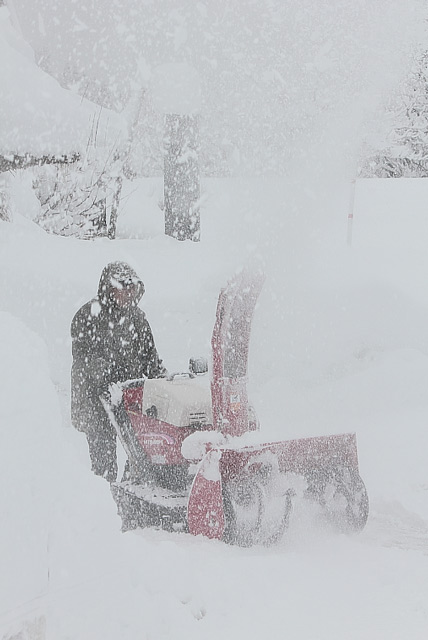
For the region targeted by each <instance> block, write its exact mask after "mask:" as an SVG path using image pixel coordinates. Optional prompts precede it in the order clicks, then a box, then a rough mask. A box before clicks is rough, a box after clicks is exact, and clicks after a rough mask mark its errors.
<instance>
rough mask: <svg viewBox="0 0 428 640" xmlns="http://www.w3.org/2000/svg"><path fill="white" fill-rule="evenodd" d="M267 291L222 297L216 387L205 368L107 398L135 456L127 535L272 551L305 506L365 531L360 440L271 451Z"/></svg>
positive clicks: (239, 281)
mask: <svg viewBox="0 0 428 640" xmlns="http://www.w3.org/2000/svg"><path fill="white" fill-rule="evenodd" d="M262 285H263V277H262V276H261V275H254V274H250V273H249V272H247V271H243V272H242V273H240V274H239V275H238V276H236V277H235V278H234V279H233V280H232V281H231V282H229V284H228V285H227V286H226V287H225V288H224V289H222V290H221V292H220V295H219V299H218V304H217V313H216V321H215V325H214V329H213V334H212V340H211V346H212V372H211V378H210V377H209V375H208V374H207V372H206V367H205V366H204V364H203V362H202V361H201V360H196V361H192V366H191V367H190V369H189V372H187V373H185V374H178V375H177V374H176V375H172V376H170V377H169V378H168V379H155V380H146V379H145V380H133V381H129V382H126V383H122V384H118V385H112V387H111V389H110V394H109V397H108V398H102V402H103V405H104V408H105V410H106V411H107V414H108V415H109V418H110V420H111V422H112V424H113V425H114V427H115V429H116V431H117V434H118V437H119V439H120V441H121V443H122V445H123V447H124V449H125V451H126V454H127V456H128V471H127V476H126V478H125V479H124V480H122V481H121V482H116V483H113V484H112V493H113V496H114V498H115V500H116V503H117V506H118V512H119V515H121V517H122V523H123V526H122V528H123V530H127V529H130V528H135V527H138V526H157V527H162V528H165V529H167V530H170V531H174V530H181V531H187V532H190V533H192V534H194V535H198V534H202V535H204V536H206V537H208V538H217V539H219V540H224V541H226V542H229V543H232V544H239V545H241V546H251V545H254V544H272V543H274V542H276V541H278V540H279V539H280V538H281V537H282V535H283V533H284V531H285V530H286V528H287V525H288V522H289V518H290V514H291V509H292V503H293V501H294V500H295V499H298V497H299V496H300V497H301V498H303V499H310V500H312V501H315V502H316V503H317V505H319V507H320V509H319V511H320V512H321V513H322V514H323V517H324V518H326V519H327V520H328V521H330V522H331V523H332V524H333V525H335V526H337V527H338V528H339V529H340V530H341V531H344V532H356V531H359V530H361V529H362V528H363V527H364V525H365V523H366V520H367V516H368V498H367V493H366V490H365V487H364V484H363V482H362V480H361V478H360V476H359V472H358V457H357V446H356V438H355V434H353V433H346V434H341V435H329V436H321V437H312V438H302V439H297V440H289V441H284V442H267V443H260V434H259V425H258V423H257V419H256V417H255V415H254V412H253V410H252V408H251V406H250V404H249V402H248V397H247V364H248V349H249V340H250V329H251V321H252V317H253V313H254V308H255V305H256V302H257V299H258V296H259V293H260V290H261V287H262Z"/></svg>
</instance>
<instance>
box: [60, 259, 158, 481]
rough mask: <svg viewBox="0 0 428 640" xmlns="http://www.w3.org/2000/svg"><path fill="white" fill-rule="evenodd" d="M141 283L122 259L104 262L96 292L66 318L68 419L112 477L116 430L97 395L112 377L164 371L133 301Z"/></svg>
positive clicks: (95, 466)
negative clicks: (69, 340) (68, 331)
mask: <svg viewBox="0 0 428 640" xmlns="http://www.w3.org/2000/svg"><path fill="white" fill-rule="evenodd" d="M143 294H144V284H143V282H142V281H141V279H140V278H139V277H138V276H137V274H136V272H135V271H134V270H133V269H132V268H131V267H130V266H129V265H128V264H126V263H125V262H112V263H110V264H108V265H107V266H106V267H105V268H104V270H103V272H102V274H101V278H100V282H99V286H98V295H97V297H96V298H94V299H93V300H91V301H89V302H87V303H86V304H85V305H83V307H81V308H80V309H79V311H78V312H77V313H76V315H75V316H74V318H73V320H72V323H71V338H72V350H73V365H72V370H71V419H72V423H73V425H74V426H75V427H76V429H78V430H79V431H83V432H84V433H85V434H86V437H87V440H88V445H89V454H90V457H91V462H92V470H93V471H94V473H95V474H97V475H100V476H103V477H104V478H106V480H108V481H109V482H114V481H115V480H116V477H117V457H116V433H115V431H114V428H113V427H112V425H111V424H110V421H109V419H108V417H107V415H106V413H105V410H104V408H103V406H102V404H101V401H100V395H101V394H103V393H105V392H106V391H107V389H108V387H109V385H110V384H111V383H113V382H124V381H125V380H131V379H134V378H141V377H143V376H145V377H148V378H158V377H163V376H165V375H166V370H165V367H164V366H163V364H162V361H161V360H160V358H159V355H158V352H157V350H156V347H155V343H154V339H153V334H152V330H151V328H150V325H149V323H148V321H147V319H146V316H145V314H144V312H143V311H142V310H141V309H140V308H139V307H138V303H139V302H140V300H141V298H142V296H143Z"/></svg>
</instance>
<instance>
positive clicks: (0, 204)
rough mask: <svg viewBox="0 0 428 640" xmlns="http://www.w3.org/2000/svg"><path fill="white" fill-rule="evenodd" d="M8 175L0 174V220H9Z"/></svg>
mask: <svg viewBox="0 0 428 640" xmlns="http://www.w3.org/2000/svg"><path fill="white" fill-rule="evenodd" d="M8 182H9V180H8V176H7V175H5V174H3V175H2V174H0V220H4V221H5V222H10V221H11V215H10V208H9V184H8Z"/></svg>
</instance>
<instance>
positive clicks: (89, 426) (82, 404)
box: [71, 386, 117, 482]
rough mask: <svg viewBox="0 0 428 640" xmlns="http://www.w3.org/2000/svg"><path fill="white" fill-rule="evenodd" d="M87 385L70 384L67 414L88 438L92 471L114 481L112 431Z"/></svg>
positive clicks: (101, 407) (98, 402) (114, 458)
mask: <svg viewBox="0 0 428 640" xmlns="http://www.w3.org/2000/svg"><path fill="white" fill-rule="evenodd" d="M90 391H92V390H89V389H88V388H87V387H78V386H75V387H74V388H73V387H72V403H71V409H72V411H71V418H72V423H73V425H74V427H75V428H76V429H78V431H83V432H84V433H85V435H86V438H87V440H88V447H89V455H90V458H91V463H92V471H93V472H94V473H95V474H96V475H97V476H101V477H103V478H105V479H106V480H107V481H108V482H114V481H115V480H116V477H117V458H116V431H115V429H114V427H113V426H112V424H111V423H110V420H109V418H108V416H107V414H106V412H105V410H104V407H103V405H102V404H101V401H100V399H99V397H98V396H97V395H96V392H93V391H92V393H91V392H90Z"/></svg>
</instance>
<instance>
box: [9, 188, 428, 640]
mask: <svg viewBox="0 0 428 640" xmlns="http://www.w3.org/2000/svg"><path fill="white" fill-rule="evenodd" d="M307 186H308V194H309V195H307V194H306V195H305V194H304V193H303V194H302V193H301V194H300V195H299V197H297V196H296V195H295V194H294V195H293V194H292V193H290V189H289V187H287V184H285V183H284V182H283V181H280V180H278V179H275V178H270V179H264V180H262V179H260V180H252V181H245V180H243V179H241V180H208V181H205V182H204V205H203V211H202V241H201V243H199V244H192V243H190V242H184V243H178V242H176V241H174V240H172V239H171V238H167V237H165V236H164V235H163V221H162V213H161V212H160V210H159V209H158V207H157V203H158V200H159V197H160V195H161V194H160V189H161V184H160V183H159V181H157V180H147V181H142V182H139V183H133V184H129V185H127V191H126V193H125V199H124V202H123V204H124V211H123V215H122V218H121V220H120V224H119V235H120V236H121V237H120V238H119V239H118V240H116V241H114V242H111V241H108V240H96V241H79V240H74V239H70V238H61V237H57V236H52V235H47V234H46V233H45V232H43V231H42V230H40V229H39V228H38V227H37V226H36V225H35V224H34V223H33V222H32V221H31V216H32V211H33V210H34V200H33V199H32V196H31V194H30V192H29V190H28V189H27V187H26V181H25V179H24V178H20V177H19V176H17V178H16V181H15V184H14V189H15V195H14V197H13V203H14V206H15V212H14V222H13V223H12V224H8V223H3V222H2V223H0V225H1V227H0V272H1V296H0V327H1V331H0V424H1V430H0V438H1V446H0V458H1V459H0V484H1V487H2V490H1V493H0V495H1V514H2V524H1V527H0V558H1V561H0V576H1V579H0V638H9V637H10V636H11V635H13V633H16V632H18V631H19V630H20V629H24V631H23V635H22V636H21V637H22V638H23V637H30V636H31V634H32V637H39V638H42V637H43V638H44V637H46V638H48V639H49V640H86V639H87V640H98V639H100V640H101V639H102V640H118V639H120V640H127V639H128V638H129V639H131V638H132V639H133V640H135V639H136V638H141V639H150V640H161V639H164V638H165V639H167V638H168V639H169V638H174V639H177V640H181V639H183V640H192V639H193V638H195V639H196V638H198V639H199V638H204V639H207V640H211V639H213V640H214V639H215V640H217V639H218V638H219V637H222V638H234V639H238V638H246V639H248V640H252V639H256V638H257V639H258V638H269V639H270V640H276V639H278V640H279V639H282V638H284V637H290V638H293V640H343V639H344V638H346V639H350V640H403V639H404V638H406V639H407V638H408V639H409V640H425V639H426V637H427V635H428V467H427V464H426V458H427V452H428V429H427V424H428V289H427V285H426V273H428V253H427V251H426V245H427V240H428V218H427V216H426V207H427V202H428V181H426V180H371V181H359V182H358V183H357V190H356V198H355V218H354V226H353V239H352V247H349V246H347V243H346V238H347V213H348V201H349V195H350V194H349V190H350V186H349V185H343V188H341V189H338V190H336V191H335V192H331V193H330V194H329V197H326V198H324V199H320V200H314V199H313V197H312V196H311V195H310V193H309V191H310V185H309V184H308V185H307ZM306 196H307V197H306ZM305 198H306V199H305ZM311 198H312V200H311ZM129 236H130V237H129ZM114 259H125V260H128V261H129V262H131V263H132V264H133V265H134V266H135V267H136V269H137V271H138V272H139V274H140V275H141V277H142V278H143V280H144V282H145V286H146V294H145V296H144V298H143V300H142V303H141V305H142V307H143V308H144V309H145V311H146V312H147V315H148V318H149V320H150V322H151V325H152V328H153V330H154V334H155V338H156V342H157V346H158V349H159V351H160V353H161V355H162V357H163V358H164V361H165V364H166V366H167V367H168V368H169V369H170V370H177V369H180V368H183V369H185V368H186V366H187V360H188V357H189V356H192V355H209V340H210V334H211V330H212V326H213V322H214V314H215V306H216V300H217V295H218V291H219V289H220V287H221V286H223V285H224V283H225V282H226V280H227V279H228V278H229V277H230V276H231V275H232V274H233V272H234V271H235V269H236V268H238V267H239V266H241V265H243V264H246V263H248V262H252V261H255V262H258V263H262V264H263V267H264V269H265V271H266V275H267V279H266V284H265V287H264V290H263V292H262V294H261V297H260V303H259V305H258V308H257V310H256V314H255V318H254V326H253V333H252V343H251V353H250V378H251V380H250V390H251V395H252V399H253V402H254V404H255V407H256V409H257V411H258V414H259V417H260V420H261V425H262V429H263V430H264V431H265V433H266V437H267V438H272V437H274V438H278V439H285V438H289V437H293V436H296V435H297V436H306V435H313V434H318V433H333V432H341V431H355V432H356V433H357V438H358V445H359V459H360V470H361V475H362V476H363V478H364V480H365V482H366V485H367V489H368V492H369V496H370V501H371V512H370V517H369V521H368V524H367V527H366V529H365V530H364V531H363V532H362V533H361V534H360V535H358V536H354V537H346V536H343V535H338V534H333V533H332V532H328V531H322V530H317V529H315V528H314V527H313V525H312V524H311V521H310V519H308V515H307V514H306V513H303V512H300V511H299V509H297V510H296V511H295V513H294V514H293V518H292V521H291V524H290V530H289V531H288V533H287V534H286V535H285V537H284V539H283V540H282V541H281V542H280V543H279V544H278V545H277V546H276V547H273V548H269V549H266V548H252V549H240V548H234V547H229V546H226V545H224V544H223V543H221V542H218V541H209V540H206V539H201V538H195V537H191V536H190V535H186V534H175V535H173V534H169V533H167V532H164V531H154V530H144V531H137V532H128V533H126V534H123V533H121V532H120V525H121V523H120V520H119V518H118V516H117V515H116V509H115V505H114V502H113V500H112V498H111V496H110V491H109V486H108V484H107V483H106V482H105V481H103V480H101V479H100V478H97V477H95V476H93V475H92V473H91V472H90V470H89V459H88V453H87V446H86V440H85V437H84V436H83V435H82V434H80V433H78V432H76V431H74V430H73V428H72V427H71V425H70V422H69V417H68V412H69V371H70V364H71V354H70V346H71V345H70V339H69V325H70V320H71V318H72V315H73V313H74V312H75V311H76V310H77V309H78V307H79V306H80V305H81V304H82V303H83V302H85V301H86V300H88V299H89V298H90V297H91V296H92V295H93V294H94V293H95V291H96V287H97V282H98V278H99V275H100V272H101V269H102V268H103V266H104V265H105V264H106V263H107V262H108V261H111V260H114ZM32 621H38V623H37V624H34V625H33V627H31V624H30V627H27V631H25V628H26V627H25V624H26V622H27V623H31V622H32ZM25 634H27V635H25ZM37 634H38V635H37Z"/></svg>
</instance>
